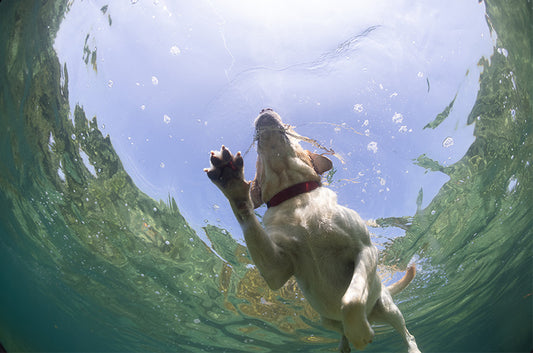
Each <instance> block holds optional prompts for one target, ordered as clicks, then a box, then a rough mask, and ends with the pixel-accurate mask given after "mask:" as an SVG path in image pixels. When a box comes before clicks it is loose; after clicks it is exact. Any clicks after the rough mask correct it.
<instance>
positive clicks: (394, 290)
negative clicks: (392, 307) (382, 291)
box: [387, 264, 416, 295]
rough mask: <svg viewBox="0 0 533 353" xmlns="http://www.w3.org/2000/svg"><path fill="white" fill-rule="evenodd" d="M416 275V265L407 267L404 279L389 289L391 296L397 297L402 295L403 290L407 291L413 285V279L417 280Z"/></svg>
mask: <svg viewBox="0 0 533 353" xmlns="http://www.w3.org/2000/svg"><path fill="white" fill-rule="evenodd" d="M415 275H416V266H415V264H411V265H409V267H407V271H406V272H405V275H404V276H403V277H402V279H401V280H399V281H398V282H396V283H393V284H391V285H390V286H388V287H387V289H388V290H389V292H390V294H391V295H395V294H398V293H400V292H401V291H402V290H404V289H405V287H407V286H408V285H409V283H411V281H412V280H413V278H415Z"/></svg>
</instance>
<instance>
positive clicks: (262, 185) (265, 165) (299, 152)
mask: <svg viewBox="0 0 533 353" xmlns="http://www.w3.org/2000/svg"><path fill="white" fill-rule="evenodd" d="M298 137H299V135H298V134H296V133H295V132H294V131H293V130H292V129H291V127H290V126H289V125H285V124H283V122H282V121H281V118H280V116H279V115H278V114H277V113H276V112H274V111H273V110H272V109H263V110H262V111H261V113H260V114H259V116H258V117H257V119H256V120H255V139H256V140H257V153H258V156H257V167H256V174H255V179H254V180H253V181H252V186H251V190H250V193H251V196H252V201H253V202H254V206H255V207H256V208H257V207H259V206H260V205H261V204H263V203H265V202H268V201H269V200H270V199H271V198H272V197H273V196H274V195H276V194H277V193H278V192H280V191H282V190H284V189H286V188H288V187H290V186H293V185H295V184H298V183H302V182H306V181H316V182H320V179H321V177H320V174H322V173H324V172H326V171H328V170H330V169H331V168H332V163H331V161H330V160H329V159H328V158H326V157H324V156H321V155H319V154H316V153H311V152H309V151H307V150H304V149H303V148H302V147H301V146H300V143H299V142H298V141H299V140H298Z"/></svg>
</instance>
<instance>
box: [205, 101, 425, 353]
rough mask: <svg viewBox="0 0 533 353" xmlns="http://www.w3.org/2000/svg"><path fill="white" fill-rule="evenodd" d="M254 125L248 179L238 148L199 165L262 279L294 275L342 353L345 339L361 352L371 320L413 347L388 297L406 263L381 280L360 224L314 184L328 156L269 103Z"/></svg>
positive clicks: (271, 282) (276, 282)
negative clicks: (392, 279)
mask: <svg viewBox="0 0 533 353" xmlns="http://www.w3.org/2000/svg"><path fill="white" fill-rule="evenodd" d="M255 129H256V136H255V139H256V140H257V152H258V157H257V165H256V175H255V179H254V180H253V181H251V182H247V181H246V180H245V179H244V161H243V157H242V155H241V153H240V152H239V153H237V154H236V155H233V154H232V153H231V152H230V151H229V150H228V149H227V148H226V147H225V146H222V148H221V150H220V151H219V152H213V151H212V152H211V157H210V162H211V167H210V168H209V169H205V170H204V171H206V172H207V176H208V177H209V179H210V180H211V181H212V182H213V183H214V184H215V185H216V186H217V187H218V188H219V189H220V190H221V191H222V192H223V194H224V195H225V196H226V198H227V199H228V201H229V203H230V205H231V208H232V210H233V213H234V214H235V217H236V218H237V220H238V222H239V224H240V226H241V228H242V231H243V233H244V239H245V241H246V245H247V247H248V251H249V252H250V255H251V257H252V260H253V261H254V263H255V265H256V267H257V268H258V270H259V272H260V273H261V275H262V276H263V278H264V279H265V281H266V283H267V285H268V286H269V287H270V288H271V289H273V290H276V289H279V288H281V287H282V286H283V285H284V284H285V282H286V281H287V280H288V279H289V278H290V277H291V276H294V277H295V278H296V280H297V282H298V285H299V287H300V289H301V290H302V292H303V293H304V295H305V298H306V299H307V301H308V302H309V303H310V304H311V306H312V307H313V308H314V309H315V310H316V311H317V312H318V313H319V314H320V316H321V319H322V324H323V325H324V327H326V328H329V329H332V330H335V331H337V332H339V333H340V334H341V335H342V336H341V341H340V345H339V351H340V352H342V353H346V352H350V343H351V344H352V345H353V346H354V347H355V348H356V349H358V350H363V349H364V348H365V347H366V346H367V345H368V344H369V343H371V342H372V340H373V338H374V331H373V329H372V326H371V322H376V323H388V324H390V325H391V326H392V327H393V328H394V329H396V330H397V331H398V332H399V333H400V334H401V335H402V338H403V340H404V342H405V343H406V345H407V347H408V352H409V353H417V352H420V351H419V349H418V347H417V344H416V341H415V338H414V336H413V335H411V334H410V333H409V331H408V330H407V328H406V326H405V320H404V318H403V316H402V313H401V312H400V310H399V309H398V307H397V306H396V305H395V304H394V302H393V300H392V297H391V295H393V294H396V293H398V292H400V291H402V290H403V289H404V288H405V287H407V285H408V284H409V283H410V282H411V281H412V279H413V278H414V276H415V272H416V270H415V267H414V265H411V266H409V267H408V269H407V271H406V274H405V275H404V277H403V278H402V279H400V280H399V281H398V282H396V283H394V284H392V285H391V286H389V287H385V286H384V285H382V283H381V279H380V277H379V276H378V274H377V264H378V250H377V248H376V247H375V246H374V245H373V244H372V243H371V241H370V234H369V232H368V229H367V227H366V224H365V222H364V221H363V219H361V217H360V216H359V214H357V212H355V211H353V210H351V209H348V208H346V207H343V206H340V205H339V204H338V203H337V195H336V194H335V193H334V192H333V191H332V190H330V189H328V188H326V187H324V186H322V185H321V179H322V178H321V174H323V173H325V172H326V171H328V170H330V169H331V168H332V166H333V165H332V162H331V160H329V159H328V158H327V157H324V156H322V155H319V154H315V153H311V152H309V151H307V150H304V149H303V148H302V147H301V146H300V144H299V140H300V139H299V138H298V137H299V135H297V134H296V133H295V132H294V130H293V129H292V128H291V127H290V126H288V125H285V124H283V122H282V120H281V118H280V116H279V115H278V114H277V113H276V112H274V111H273V110H272V109H270V108H268V109H263V110H262V111H261V113H260V114H259V116H258V117H257V118H256V120H255ZM263 203H266V204H267V207H268V208H267V210H266V212H265V214H264V216H263V220H262V223H263V225H261V223H260V222H259V220H258V219H257V217H256V215H255V213H254V209H255V208H257V207H259V206H261V205H262V204H263Z"/></svg>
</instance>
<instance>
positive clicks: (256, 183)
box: [250, 159, 263, 208]
mask: <svg viewBox="0 0 533 353" xmlns="http://www.w3.org/2000/svg"><path fill="white" fill-rule="evenodd" d="M262 175H263V166H262V164H261V163H260V161H259V159H257V164H256V167H255V178H254V180H252V185H251V186H250V197H251V199H252V202H253V204H254V208H257V207H259V206H261V205H262V204H263V197H262V195H261V177H262Z"/></svg>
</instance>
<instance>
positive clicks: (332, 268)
mask: <svg viewBox="0 0 533 353" xmlns="http://www.w3.org/2000/svg"><path fill="white" fill-rule="evenodd" d="M326 252H328V251H327V250H326ZM300 255H302V254H300ZM313 260H318V261H313ZM353 270H354V262H353V258H352V257H351V256H350V257H348V256H347V253H344V254H340V253H339V251H335V250H334V251H332V252H331V254H330V256H327V255H326V256H324V257H323V258H321V259H313V258H312V257H311V256H308V257H307V259H306V260H303V259H302V260H301V261H300V265H299V266H298V268H297V269H296V271H295V277H296V280H297V282H298V285H299V287H300V289H301V290H302V292H303V293H304V296H305V298H306V299H307V301H308V302H309V304H311V306H312V307H313V309H315V310H316V311H317V312H318V313H319V314H320V315H322V316H324V317H327V318H330V319H333V320H340V319H341V299H342V297H343V296H344V294H345V292H346V289H347V288H348V285H349V284H350V281H351V278H352V275H353Z"/></svg>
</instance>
